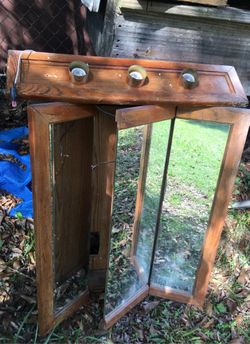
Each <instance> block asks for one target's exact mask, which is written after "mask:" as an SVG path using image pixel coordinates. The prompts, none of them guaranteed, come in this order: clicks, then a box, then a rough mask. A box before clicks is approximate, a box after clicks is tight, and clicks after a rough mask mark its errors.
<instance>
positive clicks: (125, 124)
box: [116, 105, 175, 129]
mask: <svg viewBox="0 0 250 344" xmlns="http://www.w3.org/2000/svg"><path fill="white" fill-rule="evenodd" d="M174 116H175V106H171V105H168V106H165V107H164V106H152V105H144V106H136V107H132V108H124V109H119V110H117V111H116V122H117V127H118V129H127V128H131V127H135V126H138V125H145V124H149V123H153V122H159V121H164V120H166V119H171V118H173V117H174Z"/></svg>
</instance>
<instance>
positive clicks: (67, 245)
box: [28, 103, 95, 335]
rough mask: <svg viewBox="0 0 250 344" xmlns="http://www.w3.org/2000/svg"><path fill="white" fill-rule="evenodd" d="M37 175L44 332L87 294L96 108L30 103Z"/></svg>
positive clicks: (40, 302)
mask: <svg viewBox="0 0 250 344" xmlns="http://www.w3.org/2000/svg"><path fill="white" fill-rule="evenodd" d="M28 113H29V124H30V139H31V159H32V169H33V177H34V188H33V195H34V205H35V228H36V261H37V285H38V292H37V294H38V310H39V329H40V333H41V334H42V335H44V334H46V333H47V332H48V331H50V330H51V329H52V328H53V326H55V325H56V324H57V323H58V322H60V321H62V320H63V319H65V318H66V317H68V316H70V314H72V313H73V312H74V311H75V310H77V309H78V308H79V307H80V306H81V305H82V304H84V303H86V302H87V300H88V287H87V280H88V265H89V246H90V220H91V219H90V216H91V215H90V214H91V208H90V206H91V197H92V196H91V175H92V168H91V165H92V153H93V118H94V115H95V108H94V107H91V106H79V105H72V104H64V103H54V104H53V103H51V104H40V105H32V106H30V107H29V108H28Z"/></svg>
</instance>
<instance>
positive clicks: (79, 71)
mask: <svg viewBox="0 0 250 344" xmlns="http://www.w3.org/2000/svg"><path fill="white" fill-rule="evenodd" d="M69 73H70V77H71V81H73V82H76V83H86V82H87V80H88V77H89V65H88V64H87V63H84V62H81V61H73V62H72V63H71V64H70V65H69Z"/></svg>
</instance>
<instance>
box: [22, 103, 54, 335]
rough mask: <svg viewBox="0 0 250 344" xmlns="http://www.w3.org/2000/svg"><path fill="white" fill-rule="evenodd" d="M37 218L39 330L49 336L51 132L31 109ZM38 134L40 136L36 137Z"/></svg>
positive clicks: (51, 307) (34, 196) (51, 244)
mask: <svg viewBox="0 0 250 344" xmlns="http://www.w3.org/2000/svg"><path fill="white" fill-rule="evenodd" d="M28 115H29V131H30V134H29V140H30V157H31V167H32V185H33V187H32V189H33V190H32V191H33V192H32V194H33V207H34V219H35V245H36V248H35V250H36V280H37V305H38V321H39V331H40V333H41V334H42V335H44V334H46V333H47V332H48V331H49V330H50V328H51V324H52V323H53V318H54V317H53V313H54V305H53V288H54V278H53V256H52V247H53V238H52V216H51V215H52V202H51V201H49V200H51V183H50V169H49V164H48V162H49V160H50V152H49V129H48V124H47V123H46V120H45V119H43V118H42V117H41V116H38V115H37V112H36V111H33V109H31V108H29V109H28ZM37 133H39V135H38V134H37Z"/></svg>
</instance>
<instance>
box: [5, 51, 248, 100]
mask: <svg viewBox="0 0 250 344" xmlns="http://www.w3.org/2000/svg"><path fill="white" fill-rule="evenodd" d="M19 54H20V52H18V51H9V58H8V66H7V79H8V88H10V87H11V86H12V83H13V78H14V75H15V73H16V67H17V60H18V56H19ZM74 60H80V61H83V62H85V63H89V65H90V71H91V75H90V79H89V82H87V83H86V84H81V85H79V84H75V83H73V82H71V81H70V76H69V72H68V66H69V63H70V62H72V61H74ZM132 64H139V65H141V66H143V67H144V68H146V70H147V73H148V79H149V81H148V83H146V84H145V85H144V86H142V87H140V88H134V87H130V86H129V85H128V84H127V82H126V80H127V69H128V67H129V66H130V65H132ZM186 68H192V69H195V70H197V72H198V74H199V86H198V87H196V88H194V89H192V90H189V89H184V88H183V86H182V85H181V82H180V74H181V72H182V70H184V69H186ZM17 90H18V94H19V96H20V97H22V98H26V99H27V98H28V99H41V100H42V99H46V100H48V99H52V100H62V101H70V102H79V103H95V104H97V103H99V104H120V105H122V104H123V105H126V104H140V105H143V104H150V105H153V104H157V105H159V104H160V103H162V104H166V103H168V104H179V105H206V106H213V105H227V106H230V105H242V106H244V105H246V103H247V99H246V96H245V94H244V90H243V88H242V86H241V84H240V81H239V79H238V76H237V74H236V72H235V70H234V68H233V67H231V66H219V65H217V66H216V65H213V66H211V65H201V64H190V63H181V62H166V61H156V60H155V61H152V60H129V59H112V58H103V57H87V56H72V55H60V54H47V53H36V52H31V53H30V52H29V53H23V55H22V60H21V71H20V80H19V82H18V84H17Z"/></svg>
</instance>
